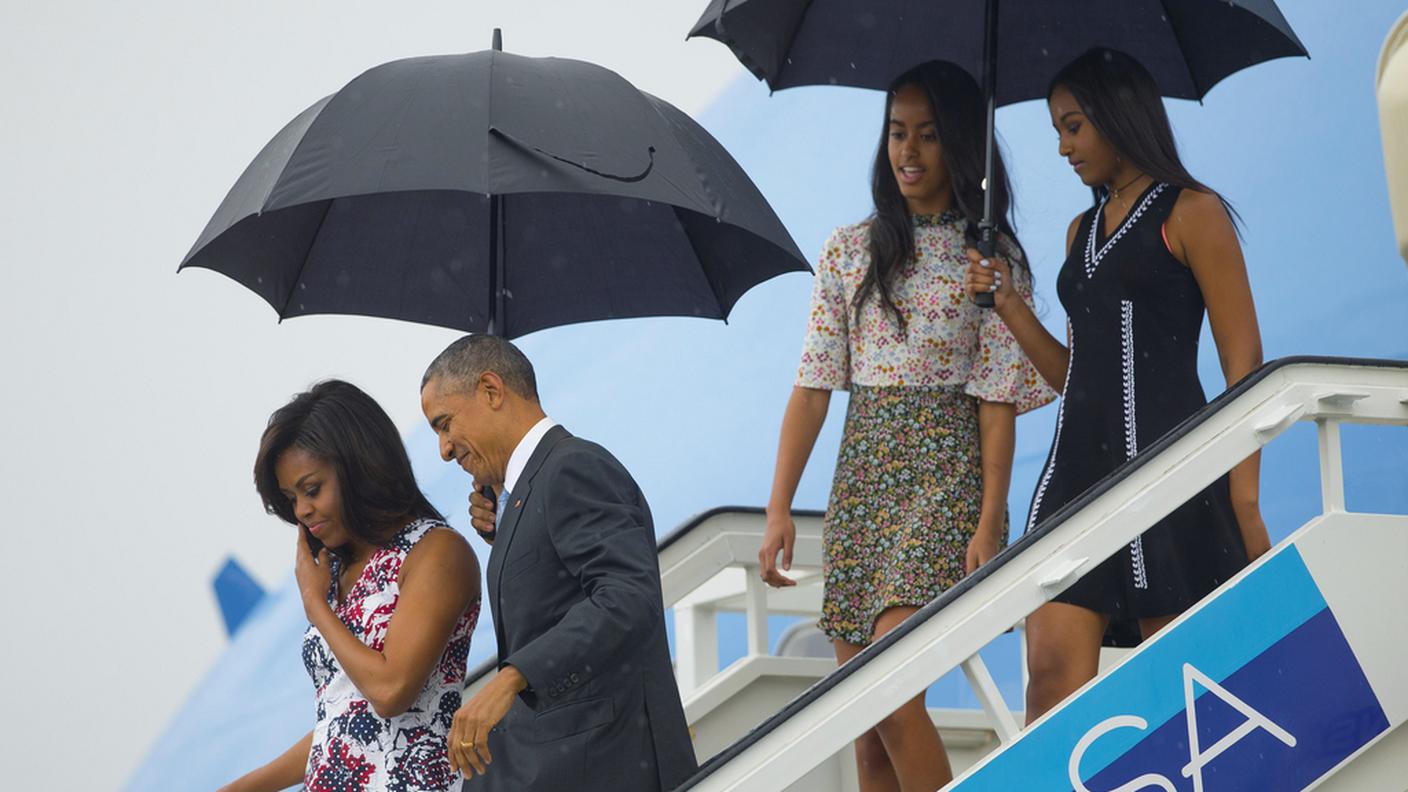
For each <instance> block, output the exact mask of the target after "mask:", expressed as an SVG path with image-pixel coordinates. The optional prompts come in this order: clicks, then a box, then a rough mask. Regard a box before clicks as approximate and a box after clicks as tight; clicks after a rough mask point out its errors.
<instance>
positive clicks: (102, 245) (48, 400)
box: [0, 0, 743, 789]
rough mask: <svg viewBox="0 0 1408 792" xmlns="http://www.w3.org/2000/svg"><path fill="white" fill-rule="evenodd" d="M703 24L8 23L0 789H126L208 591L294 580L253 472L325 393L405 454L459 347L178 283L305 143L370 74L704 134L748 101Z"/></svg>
mask: <svg viewBox="0 0 1408 792" xmlns="http://www.w3.org/2000/svg"><path fill="white" fill-rule="evenodd" d="M704 5H705V3H704V2H703V0H698V2H693V1H687V0H613V2H610V3H583V2H569V1H567V0H556V1H547V0H515V1H514V2H502V1H501V2H495V3H489V2H482V0H481V1H479V2H454V3H449V2H415V3H388V2H362V1H358V2H351V1H349V0H337V2H332V1H331V0H299V1H298V2H287V1H286V0H285V1H284V2H271V0H245V2H240V3H210V2H191V1H190V0H187V1H186V2H172V1H171V0H147V1H146V2H142V3H112V2H96V1H94V2H71V1H65V0H50V1H49V2H37V3H21V2H18V0H7V2H5V3H4V5H3V11H0V86H3V89H2V90H0V98H3V102H4V105H5V107H4V111H3V113H4V117H3V123H0V152H3V153H0V157H3V159H0V168H2V169H0V180H2V182H3V185H4V186H3V189H0V218H3V220H0V223H3V226H2V228H3V232H0V266H2V267H3V270H0V271H3V274H4V278H5V283H4V287H3V288H0V334H3V341H0V356H2V357H0V365H3V372H4V374H3V383H4V386H3V391H0V449H3V454H0V482H3V483H0V486H3V488H4V489H3V492H4V496H5V497H4V501H5V504H6V506H7V511H8V514H7V518H8V519H7V520H6V521H5V522H6V525H5V533H4V535H5V536H6V537H7V538H8V540H9V541H8V545H9V546H8V547H7V548H6V551H5V552H4V553H2V554H0V579H3V580H4V583H3V588H0V592H3V594H4V597H5V600H6V601H7V602H8V603H9V604H10V606H11V607H10V608H9V609H8V610H7V614H6V615H7V621H8V623H9V625H10V626H9V627H8V628H7V630H6V634H7V637H8V638H10V641H9V643H10V644H11V645H10V647H8V648H7V650H6V651H5V653H4V661H3V673H0V679H3V685H4V688H3V691H4V698H3V700H4V705H5V712H6V717H5V718H4V725H3V726H0V744H4V745H5V746H6V747H5V751H4V754H5V757H6V759H5V765H6V769H5V784H4V785H5V786H6V787H7V788H14V789H111V788H114V787H116V786H118V785H119V784H120V783H121V782H122V781H123V779H125V778H126V777H127V776H128V775H129V774H130V772H131V770H132V768H133V767H134V766H135V765H136V763H137V762H138V761H139V759H140V758H141V756H142V754H143V752H144V751H145V749H146V748H147V746H148V745H149V744H150V743H151V741H152V739H153V738H154V737H155V736H156V734H157V733H158V732H159V730H160V729H161V727H162V726H163V724H164V723H166V721H167V720H168V719H169V717H170V716H171V714H172V712H173V711H174V710H175V708H176V707H177V706H178V705H179V703H180V702H181V701H182V699H183V698H184V697H185V696H186V695H187V693H188V692H189V690H190V688H191V686H192V685H193V684H195V682H196V681H197V680H198V679H199V677H200V675H201V674H202V673H204V672H205V671H206V670H207V669H208V667H209V665H210V663H211V662H212V661H213V660H214V659H215V657H216V656H217V655H218V653H219V652H220V651H221V650H222V649H223V648H224V646H225V637H224V634H223V630H222V628H221V624H220V620H219V616H218V613H217V611H216V607H215V604H214V601H213V599H212V596H211V594H210V588H209V581H210V578H211V576H212V575H213V574H214V573H215V571H216V570H217V568H218V567H219V565H220V564H221V562H222V561H223V559H224V558H225V556H226V555H227V554H230V553H234V554H236V555H237V556H238V557H239V558H240V559H241V560H242V561H243V562H245V563H246V564H247V566H248V567H249V568H250V570H251V571H252V572H253V573H254V574H255V575H256V576H257V577H258V578H260V579H261V580H262V581H263V582H265V583H266V584H277V583H278V582H280V581H281V580H282V579H283V577H284V575H286V574H287V570H288V568H289V558H290V555H291V553H292V551H293V545H292V544H291V542H290V541H289V537H290V536H291V534H290V533H289V532H288V530H287V529H286V527H284V526H281V525H280V524H279V523H277V522H275V521H273V520H272V518H269V517H267V516H266V515H264V514H263V512H262V510H261V508H260V506H259V502H258V499H257V497H256V496H255V493H254V490H253V487H252V486H251V474H250V469H251V464H252V458H253V453H254V450H255V448H256V445H257V441H258V437H259V433H260V431H261V430H262V428H263V426H264V422H265V421H266V419H267V417H268V414H269V413H270V411H272V410H273V409H274V408H275V407H277V406H279V405H280V404H282V403H283V402H284V401H285V400H286V399H287V398H288V397H289V396H290V395H291V394H293V393H294V392H296V391H298V390H301V389H303V388H304V387H306V386H307V385H308V384H309V383H310V381H311V380H313V379H316V378H322V377H326V376H342V377H346V378H349V379H352V380H354V381H356V382H358V383H359V384H361V385H362V386H363V387H365V388H366V389H367V390H368V391H369V392H370V393H371V394H372V395H373V396H374V397H376V398H377V399H378V400H379V401H380V402H381V403H382V404H383V405H384V406H386V408H387V409H388V411H389V412H390V413H391V414H392V417H393V418H394V419H395V420H396V422H397V423H398V425H399V426H400V427H401V428H402V429H403V431H405V430H407V429H409V428H411V427H413V426H414V425H415V424H416V422H417V421H420V420H423V419H421V417H420V414H419V405H418V404H417V401H416V388H415V384H416V383H417V382H418V381H419V376H420V373H421V371H422V369H423V367H424V365H425V363H426V362H427V361H428V360H429V359H430V357H432V356H433V355H434V354H435V353H436V352H438V351H439V349H440V348H441V347H443V345H444V344H446V343H448V342H449V341H450V340H452V339H453V338H454V337H455V335H456V334H455V333H454V332H452V331H448V330H440V329H436V328H428V327H420V326H415V325H410V324H404V323H397V322H390V321H383V320H372V319H365V318H343V317H315V318H312V319H299V320H292V321H290V322H288V323H285V324H283V325H278V324H277V323H276V321H275V317H274V313H273V311H272V310H271V309H270V308H269V307H268V306H267V305H266V304H264V303H263V302H262V301H261V300H260V299H259V298H258V297H256V296H255V295H254V294H253V293H251V292H249V291H247V290H245V289H243V288H242V287H240V286H238V285H237V284H235V283H234V282H233V281H229V280H227V279H225V278H224V277H223V276H220V275H217V274H214V273H211V272H208V271H202V270H193V271H190V272H186V273H183V274H181V275H180V276H179V277H178V276H177V275H176V272H175V270H176V265H177V264H178V263H179V262H180V260H181V258H182V256H183V255H184V254H185V253H186V251H187V249H188V248H189V247H190V245H191V243H192V242H194V240H195V238H196V236H197V235H198V234H199V232H200V231H201V229H202V228H203V227H204V225H205V222H206V221H207V220H208V219H209V217H210V215H211V213H212V212H213V211H214V210H215V208H216V206H217V205H218V204H219V202H220V200H221V199H222V198H223V197H224V195H225V192H226V191H227V190H228V189H229V187H230V186H231V185H232V184H233V183H234V181H235V178H236V177H237V176H238V175H239V174H240V172H241V171H242V170H243V168H244V166H245V165H246V164H247V163H248V162H249V160H250V159H251V158H252V157H253V156H254V154H255V153H256V152H258V151H259V149H260V148H261V147H262V146H263V145H264V143H265V142H266V141H267V140H268V139H269V138H270V137H271V136H272V135H273V134H274V133H275V132H277V131H278V130H279V128H280V127H282V126H283V125H284V123H286V122H287V121H288V120H289V119H291V118H292V117H293V116H294V115H296V114H297V113H298V112H299V111H301V110H303V109H304V108H305V107H307V106H308V105H310V104H312V103H313V102H314V101H315V100H317V99H318V98H320V97H322V96H324V95H326V94H329V93H332V92H333V91H335V90H337V89H338V88H340V87H341V86H342V85H344V84H345V83H346V82H347V81H348V80H350V79H352V78H353V77H355V76H356V75H357V74H359V73H360V72H362V71H363V70H365V69H367V68H370V67H371V66H374V65H376V64H378V63H382V62H384V61H388V60H393V59H396V58H403V57H409V56H416V55H430V54H443V53H452V52H465V51H471V50H478V49H484V48H487V46H488V45H489V41H490V33H491V30H492V28H493V27H495V26H498V27H502V28H503V29H504V43H505V49H506V50H509V51H512V52H516V53H520V54H525V55H558V56H564V57H574V58H581V59H584V60H590V61H594V62H596V63H599V64H602V65H604V66H607V67H609V68H611V69H614V70H615V71H617V72H619V73H621V74H622V75H623V76H625V77H626V78H627V79H629V80H631V81H632V82H633V83H635V85H636V86H638V87H640V88H642V89H644V90H646V91H649V92H650V93H653V94H656V95H657V96H660V97H662V98H665V99H667V100H669V101H671V102H673V103H674V104H676V105H677V106H679V107H680V108H681V109H683V110H685V111H686V112H689V113H698V112H699V111H700V110H701V109H702V108H704V107H705V106H707V105H708V103H709V102H710V101H711V99H713V98H714V97H715V96H716V95H717V94H718V92H719V91H720V90H721V89H722V87H723V86H724V85H725V84H726V83H727V82H729V81H731V80H733V79H735V78H737V77H739V76H740V75H742V74H743V70H742V69H741V67H739V66H738V65H737V63H736V62H735V61H734V60H733V59H732V57H731V56H730V55H729V54H728V52H727V50H725V49H724V48H723V47H722V46H720V45H718V44H717V43H715V42H712V41H695V42H692V43H688V44H687V43H686V42H685V40H684V35H685V32H686V31H687V30H688V28H689V27H690V25H691V24H692V23H693V22H694V21H695V19H696V18H697V16H698V14H699V12H700V10H701V8H702V7H703V6H704Z"/></svg>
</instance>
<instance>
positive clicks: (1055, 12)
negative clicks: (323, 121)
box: [690, 0, 1306, 104]
mask: <svg viewBox="0 0 1408 792" xmlns="http://www.w3.org/2000/svg"><path fill="white" fill-rule="evenodd" d="M988 3H989V0H944V1H943V2H936V1H935V0H713V1H712V2H711V3H710V4H709V7H708V8H707V9H706V10H705V11H704V14H703V16H701V17H700V19H699V22H698V23H696V24H695V26H694V29H693V30H692V31H691V32H690V36H704V37H707V38H712V39H715V40H718V41H720V42H723V43H724V44H726V45H728V47H729V48H730V49H732V50H733V52H734V54H735V55H736V56H737V57H738V59H739V60H740V61H741V62H742V63H743V65H744V66H746V67H748V69H749V70H750V71H752V72H753V74H754V75H755V76H757V77H758V79H760V80H764V81H766V82H767V84H768V86H769V87H771V88H772V89H773V90H780V89H783V88H793V87H796V86H800V85H848V86H853V87H858V88H875V89H884V88H886V87H888V86H889V84H890V81H891V80H893V79H894V78H896V77H898V76H899V75H901V74H903V73H904V72H906V71H908V70H909V69H911V68H913V67H914V66H918V65H919V64H921V63H924V62H925V61H931V60H946V61H950V62H952V63H954V64H957V65H958V66H961V67H963V68H964V69H966V70H967V71H968V73H969V74H971V75H973V78H974V79H976V80H979V81H981V80H982V79H983V68H984V62H985V59H984V53H983V43H984V40H985V30H984V26H985V19H984V17H985V15H986V13H987V7H988ZM997 29H998V31H999V32H998V46H997V61H996V66H997V75H998V79H997V93H996V97H997V103H998V104H1011V103H1013V102H1021V101H1025V100H1028V99H1044V98H1046V87H1047V83H1048V82H1050V80H1051V78H1052V77H1053V76H1054V75H1055V74H1056V72H1057V70H1059V69H1060V68H1061V67H1062V66H1064V65H1066V64H1067V63H1070V62H1071V61H1072V60H1075V59H1076V57H1077V56H1079V55H1081V54H1082V53H1084V52H1085V51H1086V50H1089V49H1091V48H1093V47H1109V48H1111V49H1117V50H1122V51H1124V52H1127V53H1129V54H1130V55H1133V56H1134V57H1135V58H1137V59H1138V60H1139V62H1140V63H1142V64H1143V65H1144V67H1145V68H1147V69H1148V70H1149V71H1150V73H1152V74H1153V75H1154V79H1155V81H1156V82H1158V84H1159V89H1160V91H1162V93H1163V95H1164V96H1169V97H1174V98H1179V99H1201V98H1203V96H1204V95H1206V94H1207V92H1208V90H1209V89H1211V88H1212V87H1213V86H1214V85H1216V84H1217V83H1218V82H1219V81H1220V80H1222V79H1223V78H1224V77H1227V76H1228V75H1230V74H1233V73H1235V72H1237V71H1240V70H1241V69H1245V68H1247V67H1248V66H1252V65H1254V64H1257V63H1261V62H1263V61H1267V60H1271V59H1273V58H1281V57H1287V56H1292V55H1305V54H1306V51H1305V47H1304V46H1303V45H1302V44H1301V43H1300V40H1299V39H1298V38H1297V37H1296V34H1295V32H1294V31H1292V30H1291V26H1290V24H1289V23H1287V22H1286V18H1285V17H1284V16H1283V15H1282V14H1281V11H1280V10H1279V9H1278V8H1277V7H1276V3H1275V2H1274V1H1273V0H1001V2H1000V5H999V7H998V14H997Z"/></svg>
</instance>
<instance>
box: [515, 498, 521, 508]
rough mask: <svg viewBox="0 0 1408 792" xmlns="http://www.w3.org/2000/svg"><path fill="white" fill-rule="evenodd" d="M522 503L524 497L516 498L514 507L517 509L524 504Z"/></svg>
mask: <svg viewBox="0 0 1408 792" xmlns="http://www.w3.org/2000/svg"><path fill="white" fill-rule="evenodd" d="M522 505H523V499H522V498H519V499H518V500H516V501H514V502H513V508H515V509H517V508H518V507H519V506H522Z"/></svg>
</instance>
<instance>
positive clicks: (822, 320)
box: [797, 211, 1056, 646]
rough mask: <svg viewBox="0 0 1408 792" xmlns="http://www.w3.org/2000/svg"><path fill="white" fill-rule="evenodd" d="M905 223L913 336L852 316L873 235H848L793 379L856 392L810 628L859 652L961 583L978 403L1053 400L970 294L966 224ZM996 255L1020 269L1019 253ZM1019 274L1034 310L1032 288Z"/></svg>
mask: <svg viewBox="0 0 1408 792" xmlns="http://www.w3.org/2000/svg"><path fill="white" fill-rule="evenodd" d="M911 222H912V223H913V227H914V242H915V258H914V260H913V261H911V262H909V263H908V264H907V265H906V266H905V267H903V268H902V269H901V271H900V272H898V273H896V275H897V277H896V278H895V283H894V287H893V289H892V296H893V299H894V301H895V304H896V306H897V307H898V308H899V310H900V311H901V312H902V314H903V315H904V316H905V319H906V323H907V327H908V332H903V331H901V329H900V327H899V325H898V323H897V322H895V320H894V317H893V315H892V314H891V313H890V312H889V311H888V310H886V309H885V308H883V307H882V304H881V302H880V300H879V298H878V297H872V298H871V299H868V300H867V301H866V302H865V304H864V305H862V306H861V307H860V309H859V310H853V309H852V307H851V303H852V299H853V297H854V295H855V294H856V289H857V288H859V286H860V282H861V279H862V278H863V277H864V276H865V271H866V269H867V267H868V265H869V251H868V245H869V235H870V227H869V224H868V223H861V224H858V225H851V226H842V227H841V228H838V229H836V231H835V233H833V234H832V235H831V238H830V239H829V240H828V241H827V243H826V246H825V248H824V250H823V253H822V256H821V260H820V262H818V264H817V271H816V280H815V281H814V283H813V289H812V311H811V318H810V321H809V323H808V327H807V337H806V342H805V344H804V347H803V351H802V363H801V367H800V370H799V372H798V376H797V385H798V386H801V387H806V388H819V389H828V390H849V391H850V401H849V404H848V407H847V409H846V424H845V428H844V429H843V431H842V437H841V448H840V452H839V454H838V457H837V460H836V471H835V474H834V478H833V480H832V487H831V497H830V501H829V503H828V505H827V509H826V517H825V519H824V521H823V527H822V546H823V561H822V576H823V587H822V592H823V593H822V616H821V621H820V622H819V624H818V627H819V628H820V629H821V631H822V632H823V633H825V634H826V635H827V636H829V637H831V638H832V639H839V640H843V641H846V642H847V643H851V644H856V645H858V646H864V645H866V644H869V643H870V640H871V638H872V636H873V635H874V628H875V620H876V618H877V617H878V616H879V615H880V614H881V613H882V612H883V611H885V610H886V609H888V608H892V607H898V606H914V607H918V606H922V605H924V604H925V603H927V602H929V601H930V600H932V599H934V598H935V597H937V596H939V595H940V594H942V593H943V592H944V591H945V590H947V589H948V588H949V587H950V586H952V585H953V584H955V583H957V582H958V581H960V580H962V579H963V574H964V571H963V562H964V557H965V555H966V553H967V549H968V543H969V542H970V541H972V539H973V534H974V533H975V532H976V531H977V528H978V518H979V516H980V515H981V512H982V492H983V478H982V467H981V464H980V459H979V444H978V441H979V435H978V403H979V401H980V400H981V401H990V402H1006V403H1011V404H1014V405H1016V409H1017V411H1018V412H1024V411H1026V410H1030V409H1034V408H1036V407H1039V406H1041V405H1043V404H1046V403H1047V402H1050V401H1052V400H1054V399H1055V398H1056V394H1055V392H1053V391H1052V390H1051V389H1050V388H1048V387H1047V386H1046V385H1045V383H1044V382H1043V381H1042V380H1041V378H1040V376H1039V375H1038V374H1037V372H1036V369H1035V368H1034V367H1033V366H1032V365H1031V362H1030V361H1028V360H1027V357H1026V356H1025V355H1024V354H1022V351H1021V348H1020V347H1018V346H1017V342H1016V340H1015V339H1013V338H1012V335H1011V333H1010V332H1008V330H1007V327H1006V325H1004V324H1003V323H1002V320H1001V319H1000V318H998V316H997V314H996V313H994V312H992V311H984V310H983V309H981V308H979V307H977V306H976V305H974V304H973V302H972V301H971V300H970V299H969V298H968V295H967V292H966V291H964V288H963V278H964V274H965V273H966V272H967V270H968V260H967V258H965V257H964V247H965V241H964V226H965V222H964V220H963V217H962V215H961V214H959V213H958V212H956V211H949V212H945V213H943V214H939V215H915V216H913V217H912V218H911ZM1003 253H1004V254H1005V255H1007V256H1008V257H1009V259H1011V258H1013V257H1014V256H1016V257H1017V258H1018V260H1020V255H1019V254H1018V253H1017V248H1016V247H1015V246H1013V245H1005V246H1004V249H1003ZM1016 273H1017V274H1016V275H1015V276H1014V284H1015V286H1016V287H1017V289H1018V291H1019V292H1021V294H1022V297H1023V299H1025V300H1027V301H1028V302H1031V299H1032V290H1031V278H1030V276H1029V275H1028V274H1027V271H1026V269H1025V268H1019V269H1017V270H1016ZM1003 532H1004V536H1002V537H1001V540H1000V541H1001V543H1002V544H1006V540H1007V537H1006V535H1005V533H1006V525H1005V523H1004V526H1003Z"/></svg>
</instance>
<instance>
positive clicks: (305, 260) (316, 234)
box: [279, 198, 337, 323]
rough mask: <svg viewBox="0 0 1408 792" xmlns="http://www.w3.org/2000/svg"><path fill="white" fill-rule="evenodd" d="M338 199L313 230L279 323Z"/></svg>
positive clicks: (328, 208) (325, 208) (280, 314)
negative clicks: (329, 213)
mask: <svg viewBox="0 0 1408 792" xmlns="http://www.w3.org/2000/svg"><path fill="white" fill-rule="evenodd" d="M335 200H337V199H336V198H332V199H329V200H328V202H327V203H326V204H324V205H323V214H322V216H320V217H319V218H318V227H317V228H315V229H313V236H312V238H310V239H309V240H308V249H307V250H305V251H303V256H302V257H301V258H300V260H299V264H298V274H297V275H295V276H294V278H293V284H292V285H291V286H289V288H288V296H287V297H285V298H284V307H283V308H280V309H279V322H280V323H282V322H283V321H284V315H285V314H286V313H288V306H289V304H290V303H292V302H293V295H294V292H297V291H298V283H299V281H301V280H303V272H304V271H305V270H307V269H308V258H309V257H310V256H312V255H313V248H314V247H315V246H316V245H317V244H318V237H319V236H322V233H323V226H324V225H325V224H326V223H327V221H328V212H329V211H330V210H331V209H332V202H333V201H335Z"/></svg>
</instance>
